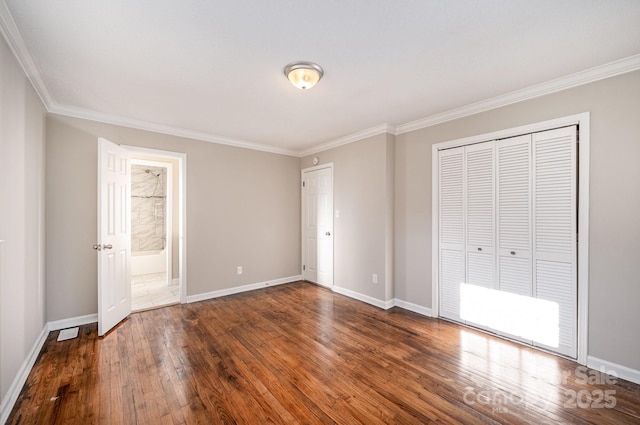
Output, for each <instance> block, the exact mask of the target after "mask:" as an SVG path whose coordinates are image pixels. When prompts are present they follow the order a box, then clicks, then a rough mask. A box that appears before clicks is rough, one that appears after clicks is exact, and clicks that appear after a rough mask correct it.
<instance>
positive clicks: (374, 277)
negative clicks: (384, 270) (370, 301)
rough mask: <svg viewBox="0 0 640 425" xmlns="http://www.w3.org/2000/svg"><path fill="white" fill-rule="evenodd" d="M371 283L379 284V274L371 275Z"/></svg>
mask: <svg viewBox="0 0 640 425" xmlns="http://www.w3.org/2000/svg"><path fill="white" fill-rule="evenodd" d="M371 282H372V283H378V275H377V274H375V273H374V274H372V275H371Z"/></svg>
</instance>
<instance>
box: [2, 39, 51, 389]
mask: <svg viewBox="0 0 640 425" xmlns="http://www.w3.org/2000/svg"><path fill="white" fill-rule="evenodd" d="M44 125H45V116H44V108H43V105H42V103H41V102H40V99H39V98H38V96H37V95H36V93H35V91H34V90H33V89H32V87H31V85H30V83H29V82H28V80H27V78H26V77H25V75H24V73H23V72H22V69H21V68H20V66H19V65H18V63H17V61H16V60H15V57H14V56H13V54H12V53H11V51H10V50H9V48H8V46H7V45H6V43H5V42H4V40H2V42H1V44H0V239H2V240H5V242H4V243H3V244H2V245H0V399H3V398H4V397H5V396H6V395H7V391H8V390H9V387H10V385H11V383H12V382H13V381H14V379H15V378H16V376H17V374H18V371H19V370H20V367H21V366H22V364H23V362H24V361H25V360H26V358H27V356H28V354H29V352H30V351H31V349H32V348H33V347H34V345H35V343H36V342H37V340H38V338H39V336H40V334H41V332H42V330H43V328H44V325H45V280H44Z"/></svg>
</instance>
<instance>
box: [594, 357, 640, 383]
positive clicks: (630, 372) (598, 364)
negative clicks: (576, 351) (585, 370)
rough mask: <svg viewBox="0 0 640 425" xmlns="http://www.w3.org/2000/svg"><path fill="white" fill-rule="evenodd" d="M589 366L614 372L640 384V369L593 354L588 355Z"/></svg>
mask: <svg viewBox="0 0 640 425" xmlns="http://www.w3.org/2000/svg"><path fill="white" fill-rule="evenodd" d="M587 366H588V367H590V368H591V369H596V370H603V371H604V372H605V373H607V372H609V373H610V372H614V373H615V375H616V376H617V377H618V378H622V379H625V380H627V381H631V382H633V383H636V384H640V370H636V369H631V368H630V367H627V366H622V365H619V364H617V363H613V362H610V361H607V360H602V359H599V358H597V357H593V356H587ZM610 374H611V373H610Z"/></svg>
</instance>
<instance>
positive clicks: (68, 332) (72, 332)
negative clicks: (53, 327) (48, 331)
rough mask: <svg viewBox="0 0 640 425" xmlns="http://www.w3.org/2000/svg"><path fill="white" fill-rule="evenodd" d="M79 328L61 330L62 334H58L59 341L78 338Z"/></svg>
mask: <svg viewBox="0 0 640 425" xmlns="http://www.w3.org/2000/svg"><path fill="white" fill-rule="evenodd" d="M78 329H79V328H77V327H76V328H69V329H63V330H61V331H60V334H59V335H58V341H65V340H67V339H73V338H76V337H77V336H78Z"/></svg>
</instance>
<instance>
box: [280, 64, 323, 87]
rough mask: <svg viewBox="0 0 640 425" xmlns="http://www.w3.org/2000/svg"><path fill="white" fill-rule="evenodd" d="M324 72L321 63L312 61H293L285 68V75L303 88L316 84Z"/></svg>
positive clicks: (292, 82)
mask: <svg viewBox="0 0 640 425" xmlns="http://www.w3.org/2000/svg"><path fill="white" fill-rule="evenodd" d="M323 74H324V71H323V70H322V68H321V67H320V65H318V64H315V63H312V62H293V63H290V64H289V65H287V66H286V67H285V68H284V75H286V76H287V78H288V79H289V81H291V84H293V85H294V86H296V87H297V88H299V89H301V90H306V89H310V88H311V87H313V86H315V85H316V83H317V82H318V81H320V78H322V75H323Z"/></svg>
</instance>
